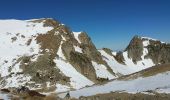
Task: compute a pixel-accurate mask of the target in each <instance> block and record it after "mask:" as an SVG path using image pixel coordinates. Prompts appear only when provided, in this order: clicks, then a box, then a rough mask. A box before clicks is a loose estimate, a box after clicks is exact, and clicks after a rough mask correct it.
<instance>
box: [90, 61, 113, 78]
mask: <svg viewBox="0 0 170 100" xmlns="http://www.w3.org/2000/svg"><path fill="white" fill-rule="evenodd" d="M92 65H93V66H94V69H95V71H96V75H97V77H99V78H108V79H109V80H110V79H113V78H115V77H114V76H113V75H112V74H111V73H110V72H109V71H108V70H107V67H106V66H104V65H102V64H97V63H96V62H94V61H92Z"/></svg>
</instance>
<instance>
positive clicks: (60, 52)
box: [57, 41, 66, 60]
mask: <svg viewBox="0 0 170 100" xmlns="http://www.w3.org/2000/svg"><path fill="white" fill-rule="evenodd" d="M62 44H63V41H61V43H60V47H59V48H58V52H57V55H58V56H59V57H60V58H62V59H64V60H66V58H65V56H64V54H63V51H62V48H61V46H62Z"/></svg>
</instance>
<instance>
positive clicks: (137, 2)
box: [0, 0, 170, 50]
mask: <svg viewBox="0 0 170 100" xmlns="http://www.w3.org/2000/svg"><path fill="white" fill-rule="evenodd" d="M44 17H45V18H46V17H50V18H55V19H57V20H59V21H60V22H62V23H64V24H66V25H68V26H69V27H70V28H71V29H72V30H73V31H86V32H87V33H88V34H89V36H90V37H91V39H92V41H93V42H94V43H95V45H96V46H97V48H102V47H108V48H111V49H113V50H121V49H124V48H125V47H126V46H127V45H128V43H129V41H130V40H131V38H132V37H133V36H134V35H141V36H148V37H152V38H156V39H160V40H162V41H166V42H170V0H1V1H0V19H11V18H12V19H31V18H44Z"/></svg>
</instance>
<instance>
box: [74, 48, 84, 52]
mask: <svg viewBox="0 0 170 100" xmlns="http://www.w3.org/2000/svg"><path fill="white" fill-rule="evenodd" d="M74 50H75V51H76V52H79V53H83V51H82V49H81V48H80V47H79V46H74Z"/></svg>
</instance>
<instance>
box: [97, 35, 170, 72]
mask: <svg viewBox="0 0 170 100" xmlns="http://www.w3.org/2000/svg"><path fill="white" fill-rule="evenodd" d="M153 48H154V49H153ZM160 51H162V52H160ZM169 51H170V45H169V44H167V43H165V42H161V41H158V40H156V39H151V38H147V37H139V36H135V37H134V38H133V39H132V40H131V42H130V44H129V46H128V47H127V48H126V49H125V50H124V51H123V52H118V53H115V52H113V51H111V50H109V49H106V48H104V49H102V50H99V52H100V53H101V55H102V56H103V60H105V61H106V62H107V63H108V65H109V66H110V67H111V69H112V70H113V71H114V72H115V73H117V74H121V75H128V74H132V73H135V72H138V71H141V70H143V69H147V68H149V67H152V66H154V65H157V64H166V63H169V61H170V54H169Z"/></svg>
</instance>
